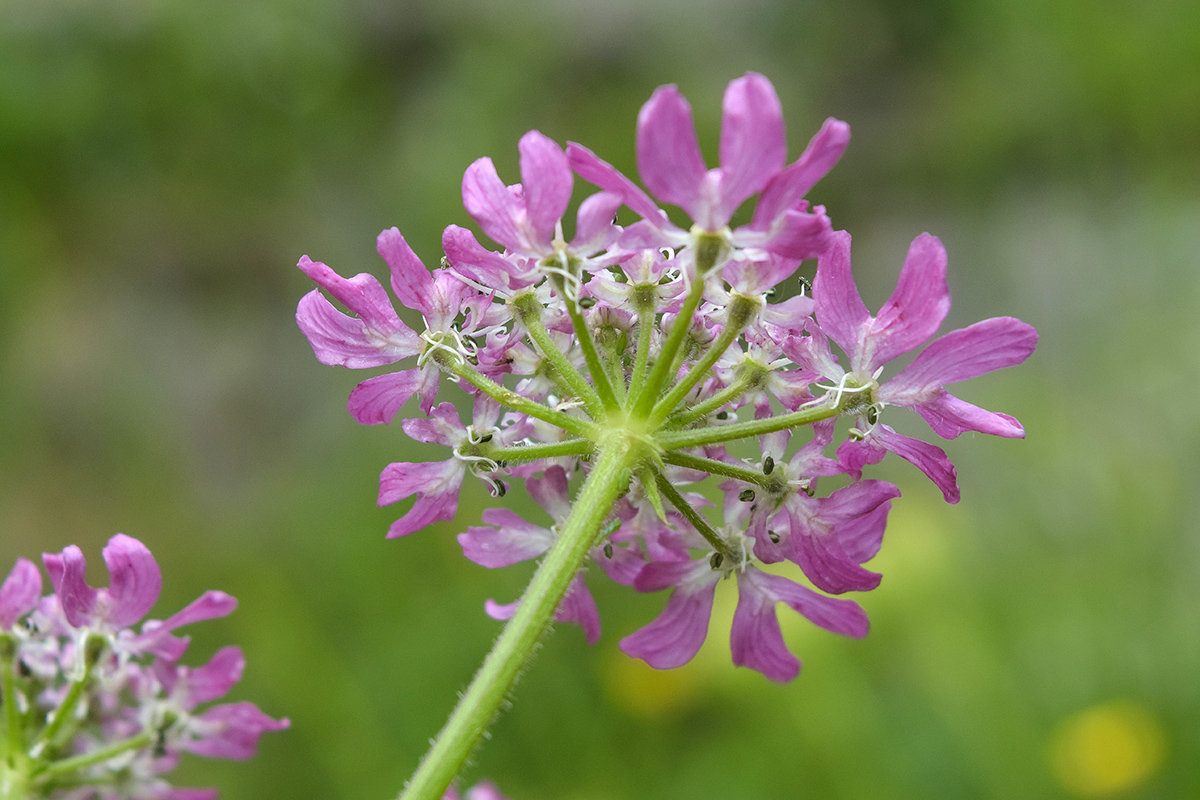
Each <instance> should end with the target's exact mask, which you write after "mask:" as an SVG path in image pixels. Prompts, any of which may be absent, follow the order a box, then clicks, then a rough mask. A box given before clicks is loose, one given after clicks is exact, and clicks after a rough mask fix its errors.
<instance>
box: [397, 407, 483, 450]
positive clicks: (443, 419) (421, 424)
mask: <svg viewBox="0 0 1200 800" xmlns="http://www.w3.org/2000/svg"><path fill="white" fill-rule="evenodd" d="M400 427H402V428H403V429H404V432H405V433H406V434H408V436H409V437H410V438H412V439H415V440H416V441H418V442H423V443H425V444H442V445H445V446H447V447H457V446H458V445H459V444H460V443H461V442H462V441H463V440H464V439H465V438H466V435H467V428H466V426H465V425H463V424H462V420H460V419H459V416H458V409H457V408H455V407H454V404H453V403H438V406H437V408H435V409H433V413H432V414H431V415H430V416H429V419H418V418H412V419H406V420H403V421H402V422H401V423H400Z"/></svg>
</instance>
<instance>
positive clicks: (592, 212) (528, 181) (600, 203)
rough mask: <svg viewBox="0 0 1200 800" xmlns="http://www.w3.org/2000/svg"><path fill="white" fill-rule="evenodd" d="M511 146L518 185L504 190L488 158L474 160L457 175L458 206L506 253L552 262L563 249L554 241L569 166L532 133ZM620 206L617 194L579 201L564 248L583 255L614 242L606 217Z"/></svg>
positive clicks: (568, 187)
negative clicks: (517, 154) (569, 239)
mask: <svg viewBox="0 0 1200 800" xmlns="http://www.w3.org/2000/svg"><path fill="white" fill-rule="evenodd" d="M517 148H518V149H519V150H520V152H521V182H520V183H518V184H515V185H513V186H505V185H504V182H503V181H501V180H500V176H499V175H498V174H496V167H495V165H493V164H492V160H491V159H490V158H487V157H486V156H485V157H484V158H480V159H478V160H477V161H475V163H473V164H471V166H469V167H468V168H467V171H466V174H465V175H463V184H462V195H463V206H464V207H465V208H466V209H467V213H468V214H470V215H471V216H472V217H474V218H475V221H476V222H478V223H479V225H480V227H481V228H483V230H484V232H485V233H487V235H488V236H490V237H491V238H492V239H494V240H495V241H497V242H499V243H500V244H502V245H504V246H505V247H506V248H508V250H509V251H511V252H512V253H514V254H517V255H522V256H526V257H529V258H535V259H541V258H557V257H558V256H559V255H560V253H561V251H562V249H563V248H565V247H566V245H565V243H564V242H562V241H561V238H560V237H561V236H562V228H561V225H562V216H563V214H565V213H566V210H567V205H568V203H570V202H571V189H572V185H573V183H574V178H573V177H572V175H571V166H570V164H569V163H568V162H567V157H566V155H564V154H563V151H562V148H561V147H559V146H558V145H557V144H555V143H554V142H553V141H552V140H550V139H549V138H547V137H546V136H544V135H543V134H541V133H539V132H538V131H530V132H529V133H527V134H525V135H524V136H522V137H521V141H520V142H519V143H518V145H517ZM620 206H621V197H620V196H619V195H614V194H607V193H604V192H601V193H599V194H595V195H592V196H591V197H589V198H588V199H587V200H585V201H584V202H583V203H582V205H580V207H579V215H578V221H577V224H576V230H575V238H574V239H573V240H572V242H571V244H570V250H571V251H573V252H575V253H576V254H579V255H584V256H586V255H590V254H591V253H594V252H596V251H598V250H603V249H604V248H605V247H607V246H608V245H609V244H611V243H612V242H613V241H615V240H616V238H617V235H618V234H619V233H620V231H621V229H620V228H618V227H616V226H615V225H613V224H612V219H613V215H614V214H615V213H616V211H617V209H618V208H619V207H620ZM459 230H461V229H459ZM556 242H558V243H557V244H556Z"/></svg>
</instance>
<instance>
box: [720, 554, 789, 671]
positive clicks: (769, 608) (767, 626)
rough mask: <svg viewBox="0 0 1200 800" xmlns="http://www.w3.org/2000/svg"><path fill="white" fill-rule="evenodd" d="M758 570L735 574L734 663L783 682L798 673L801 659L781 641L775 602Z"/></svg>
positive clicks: (732, 638)
mask: <svg viewBox="0 0 1200 800" xmlns="http://www.w3.org/2000/svg"><path fill="white" fill-rule="evenodd" d="M760 577H767V576H766V575H764V574H763V573H762V572H760V571H759V570H757V569H753V568H751V569H748V570H746V571H744V572H741V573H739V574H738V604H737V610H736V611H734V612H733V627H732V628H731V629H730V631H729V648H730V650H731V651H732V655H733V663H734V664H735V665H736V666H739V667H750V669H754V670H758V671H759V672H761V673H762V674H763V675H765V676H767V677H768V678H770V679H771V680H773V681H778V682H780V683H786V682H787V681H790V680H791V679H792V678H795V677H796V676H797V675H799V674H800V661H799V659H797V658H796V657H795V656H794V655H792V654H791V652H789V651H788V649H787V645H785V644H784V643H783V633H782V632H781V631H780V630H779V618H778V617H776V616H775V601H776V598H775V597H773V596H772V595H771V594H770V593H769V592H767V591H764V589H766V588H767V584H766V583H765V582H762V583H760V581H759V580H758V579H759V578H760Z"/></svg>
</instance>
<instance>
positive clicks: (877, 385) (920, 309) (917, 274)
mask: <svg viewBox="0 0 1200 800" xmlns="http://www.w3.org/2000/svg"><path fill="white" fill-rule="evenodd" d="M813 297H814V299H815V301H816V316H817V324H818V325H819V331H817V332H816V333H815V335H813V336H812V337H810V338H809V339H807V340H805V341H804V343H803V344H797V343H792V344H791V346H790V348H789V347H788V346H785V351H788V352H789V354H790V355H792V356H793V358H796V359H797V361H798V362H799V361H803V362H806V363H807V365H809V366H811V367H812V368H813V369H814V370H816V371H817V372H819V373H820V374H821V375H823V376H824V377H825V378H826V379H828V380H829V381H831V382H832V383H833V384H835V386H834V387H833V388H831V389H830V391H831V392H836V393H837V394H838V395H841V394H844V393H851V394H855V393H856V394H859V395H860V396H861V397H862V398H863V400H862V402H861V403H860V404H859V405H857V406H855V413H857V414H858V416H859V426H860V427H859V429H857V438H858V439H859V441H849V442H846V443H844V444H843V445H842V446H841V447H840V448H839V449H838V457H839V459H841V461H842V462H843V463H844V464H846V466H847V467H848V468H849V469H850V470H851V471H852V472H855V473H860V472H861V469H862V467H863V465H865V464H873V463H876V462H878V461H879V460H880V459H882V458H883V454H884V452H886V451H891V452H894V453H896V455H899V456H900V457H901V458H904V459H906V460H908V461H910V462H912V463H913V464H915V465H916V466H917V467H919V468H920V469H921V470H922V471H923V472H925V473H926V474H927V475H928V476H929V477H930V478H931V479H932V480H933V481H934V483H935V484H937V486H938V487H939V488H940V489H941V490H942V492H943V494H944V495H945V497H946V500H947V501H949V502H951V503H954V502H958V496H959V495H958V486H957V483H956V480H955V472H954V466H953V465H952V464H951V463H950V461H949V459H948V458H947V457H946V454H945V453H944V452H943V451H942V450H941V448H939V447H936V446H934V445H931V444H928V443H927V442H923V441H920V440H918V439H913V438H911V437H908V436H904V435H902V434H899V433H896V432H895V431H894V430H892V429H891V428H890V427H888V426H887V425H884V424H882V423H878V416H879V412H880V411H881V410H882V409H883V408H884V407H886V406H889V405H899V406H908V407H909V408H912V409H914V410H916V411H917V413H918V414H920V415H921V417H922V418H924V419H925V421H926V422H928V423H929V425H930V427H932V428H933V430H934V432H935V433H937V434H938V435H939V436H942V437H943V438H954V437H955V436H958V435H959V434H960V433H962V432H963V431H980V432H982V433H990V434H993V435H996V436H1006V437H1010V438H1020V437H1023V436H1024V435H1025V430H1024V428H1022V427H1021V424H1020V423H1019V422H1017V420H1015V419H1014V418H1012V417H1010V416H1008V415H1007V414H999V413H996V412H992V411H987V410H984V409H982V408H978V407H976V406H973V405H971V404H970V403H967V402H964V401H962V400H959V399H958V398H957V397H954V396H953V395H951V394H950V393H949V392H947V391H946V389H945V385H946V384H948V383H955V382H958V381H962V380H966V379H968V378H973V377H976V376H978V375H983V374H985V373H988V372H992V371H993V370H997V369H1001V368H1003V367H1009V366H1013V365H1015V364H1020V363H1021V362H1023V361H1024V360H1025V359H1026V358H1028V357H1029V355H1030V353H1032V352H1033V349H1034V347H1035V346H1036V344H1037V338H1038V337H1037V331H1035V330H1034V329H1033V327H1032V326H1030V325H1027V324H1026V323H1024V322H1022V321H1020V320H1018V319H1013V318H1012V317H995V318H992V319H987V320H984V321H982V322H977V323H975V324H974V325H971V326H969V327H967V328H963V329H961V330H957V331H952V332H950V333H948V334H946V335H945V336H942V337H941V338H939V339H936V340H935V341H933V342H932V343H930V345H929V346H928V347H927V348H926V349H925V350H924V351H923V352H922V353H921V354H920V355H918V356H917V357H916V359H914V360H913V362H912V363H911V364H909V365H908V366H907V367H906V368H905V369H903V370H901V372H900V373H899V374H898V375H896V376H895V377H894V378H892V379H891V380H889V381H885V382H882V383H881V382H880V381H879V377H880V374H881V372H882V370H883V368H884V367H885V365H887V364H888V363H889V362H890V361H892V360H893V359H895V358H897V357H898V356H901V355H903V354H905V353H907V352H909V351H911V350H913V349H915V348H916V347H918V346H919V345H921V344H923V343H924V342H925V341H926V340H928V339H929V337H930V336H932V335H933V334H934V333H935V332H936V331H937V329H938V328H939V327H940V326H941V324H942V321H943V320H944V319H945V318H946V314H947V313H948V312H949V310H950V292H949V290H948V289H947V287H946V251H945V248H943V247H942V243H941V242H940V241H939V240H938V239H937V237H935V236H930V235H929V234H927V233H925V234H921V235H920V236H918V237H917V238H916V239H915V240H913V243H912V246H911V247H910V248H909V251H908V256H907V258H905V261H904V266H903V268H902V269H901V271H900V281H899V283H898V284H897V286H896V291H895V292H893V293H892V296H891V298H889V299H888V301H887V302H886V303H884V305H883V308H882V309H880V311H879V314H878V315H876V316H871V313H870V312H869V311H868V310H867V308H866V306H865V305H864V304H863V302H862V298H861V297H860V296H859V294H858V288H857V287H856V286H855V284H854V278H853V276H852V275H851V271H850V235H849V234H848V233H845V232H844V231H839V232H837V233H836V234H834V243H833V246H832V247H831V248H830V249H829V251H828V252H827V253H826V254H825V255H823V256H822V257H821V258H820V259H819V260H818V263H817V276H816V280H815V281H814V282H813ZM822 333H823V334H824V336H828V338H829V339H832V340H833V341H834V342H836V343H837V344H838V346H839V347H841V348H842V350H843V351H845V353H846V354H847V355H848V356H849V369H845V368H843V367H842V366H840V365H839V364H838V363H837V362H836V360H835V359H834V358H833V356H832V355H831V353H830V351H829V348H828V344H827V343H826V341H825V338H824V336H822V335H820V334H822Z"/></svg>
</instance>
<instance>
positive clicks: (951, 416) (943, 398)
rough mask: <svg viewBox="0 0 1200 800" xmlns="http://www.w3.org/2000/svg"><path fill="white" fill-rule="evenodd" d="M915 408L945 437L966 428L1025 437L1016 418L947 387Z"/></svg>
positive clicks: (951, 437)
mask: <svg viewBox="0 0 1200 800" xmlns="http://www.w3.org/2000/svg"><path fill="white" fill-rule="evenodd" d="M901 405H905V404H903V403H902V404H901ZM913 408H915V409H916V410H917V413H918V414H920V415H921V417H922V418H923V419H924V420H925V421H926V422H928V423H929V427H931V428H933V432H934V433H936V434H937V435H938V436H941V437H942V438H943V439H953V438H954V437H956V436H958V435H959V434H961V433H963V432H965V431H979V432H980V433H990V434H991V435H992V436H1003V437H1005V438H1007V439H1024V438H1025V428H1024V427H1022V426H1021V423H1020V422H1017V420H1016V419H1014V418H1013V417H1010V416H1009V415H1008V414H1000V413H998V412H995V411H988V410H987V409H983V408H980V407H979V406H974V405H971V404H970V403H968V402H966V401H965V400H959V399H958V398H957V397H955V396H954V395H952V394H949V393H948V392H946V391H945V390H941V391H939V392H937V394H935V395H934V396H933V397H931V398H929V399H927V400H925V401H924V402H921V403H919V404H917V405H914V406H913Z"/></svg>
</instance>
